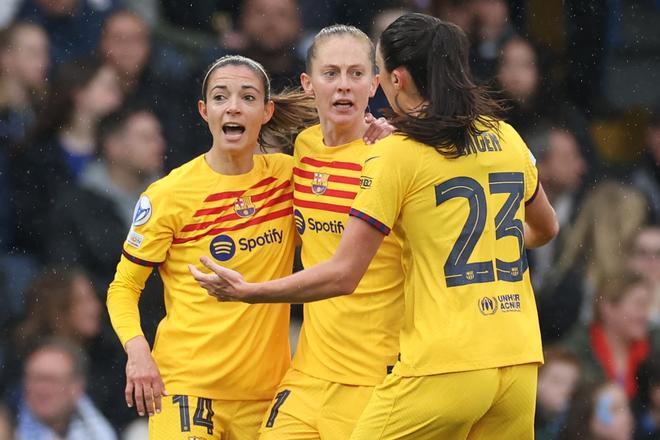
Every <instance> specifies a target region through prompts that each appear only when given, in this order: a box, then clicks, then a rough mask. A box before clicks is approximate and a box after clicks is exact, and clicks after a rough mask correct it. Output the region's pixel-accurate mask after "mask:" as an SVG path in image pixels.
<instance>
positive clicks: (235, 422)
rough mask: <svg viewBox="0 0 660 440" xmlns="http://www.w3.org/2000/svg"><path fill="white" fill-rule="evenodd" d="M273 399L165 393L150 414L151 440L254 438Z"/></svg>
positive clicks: (252, 439) (245, 439)
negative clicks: (224, 398)
mask: <svg viewBox="0 0 660 440" xmlns="http://www.w3.org/2000/svg"><path fill="white" fill-rule="evenodd" d="M268 405H270V400H244V401H241V400H211V399H207V398H200V397H196V396H187V395H175V396H166V397H164V398H163V401H162V410H161V412H160V413H159V414H154V415H153V416H151V417H149V439H150V440H254V439H256V438H257V436H258V435H259V425H260V424H261V420H262V419H263V417H264V414H265V413H266V409H267V408H268Z"/></svg>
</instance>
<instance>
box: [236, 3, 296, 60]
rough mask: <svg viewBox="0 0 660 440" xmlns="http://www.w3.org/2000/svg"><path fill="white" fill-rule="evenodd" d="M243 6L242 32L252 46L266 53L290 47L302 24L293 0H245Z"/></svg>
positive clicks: (288, 49)
mask: <svg viewBox="0 0 660 440" xmlns="http://www.w3.org/2000/svg"><path fill="white" fill-rule="evenodd" d="M244 8H245V9H244V11H243V14H242V23H243V32H245V34H246V36H247V38H248V40H249V41H250V42H251V44H252V45H254V46H256V47H258V48H260V49H262V50H264V51H266V52H280V51H286V52H287V53H288V52H289V51H291V50H292V49H293V48H292V47H291V46H292V45H293V44H294V43H295V42H296V40H297V39H298V36H299V35H300V29H301V26H302V24H301V22H300V14H299V13H298V4H297V2H296V1H295V0H247V1H246V2H245V6H244Z"/></svg>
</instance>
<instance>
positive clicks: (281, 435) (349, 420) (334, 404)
mask: <svg viewBox="0 0 660 440" xmlns="http://www.w3.org/2000/svg"><path fill="white" fill-rule="evenodd" d="M373 389H374V388H373V387H372V386H360V385H344V384H339V383H336V382H329V381H327V380H323V379H318V378H315V377H312V376H308V375H306V374H305V373H302V372H300V371H297V370H293V369H292V370H289V372H288V373H287V374H286V376H284V379H283V380H282V384H281V385H280V388H279V389H278V390H277V395H276V397H275V399H274V400H273V403H272V404H271V406H270V408H269V409H268V412H267V415H266V417H264V421H263V424H262V425H261V430H260V432H261V437H259V438H260V440H290V439H296V440H320V439H338V440H341V439H347V438H348V437H350V435H351V432H352V431H353V428H354V427H355V424H356V422H357V420H358V418H359V417H360V414H361V413H362V411H363V409H364V407H365V406H366V404H367V402H368V401H369V398H370V397H371V393H372V392H373Z"/></svg>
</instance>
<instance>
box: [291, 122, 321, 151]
mask: <svg viewBox="0 0 660 440" xmlns="http://www.w3.org/2000/svg"><path fill="white" fill-rule="evenodd" d="M319 142H323V132H322V131H321V125H320V124H316V125H312V126H311V127H307V128H305V129H304V130H303V131H301V132H300V133H298V136H296V141H295V143H294V152H298V150H299V149H301V148H309V147H312V146H314V145H317V144H318V143H319Z"/></svg>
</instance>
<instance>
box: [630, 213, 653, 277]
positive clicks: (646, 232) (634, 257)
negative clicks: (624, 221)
mask: <svg viewBox="0 0 660 440" xmlns="http://www.w3.org/2000/svg"><path fill="white" fill-rule="evenodd" d="M628 263H629V268H630V269H631V270H632V271H633V272H635V273H637V274H639V275H641V276H643V277H644V278H645V279H646V280H647V281H648V282H649V283H651V284H652V285H655V286H659V285H660V226H649V227H646V228H643V229H642V230H641V231H639V232H638V233H637V235H636V236H635V239H634V241H633V245H632V249H631V254H630V258H629V259H628Z"/></svg>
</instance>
